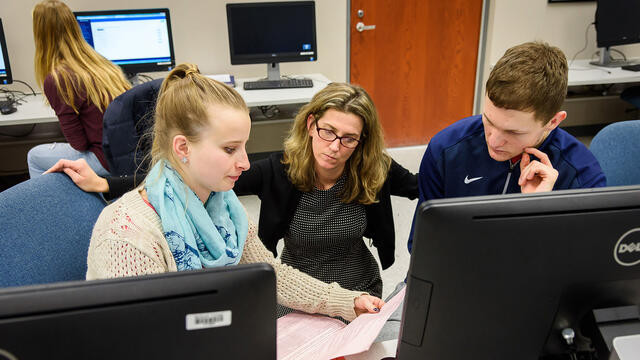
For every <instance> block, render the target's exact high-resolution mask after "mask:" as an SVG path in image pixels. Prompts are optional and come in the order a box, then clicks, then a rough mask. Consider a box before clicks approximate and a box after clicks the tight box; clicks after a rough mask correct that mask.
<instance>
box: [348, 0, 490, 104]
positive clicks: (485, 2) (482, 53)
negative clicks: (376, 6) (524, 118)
mask: <svg viewBox="0 0 640 360" xmlns="http://www.w3.org/2000/svg"><path fill="white" fill-rule="evenodd" d="M420 1H422V0H420ZM490 2H491V0H482V14H481V19H480V36H479V37H478V58H477V59H476V79H475V82H474V92H473V93H474V96H473V113H474V114H479V113H480V112H481V111H482V109H481V107H482V99H483V98H484V94H483V93H482V89H483V88H484V84H483V83H482V79H484V69H485V66H484V64H485V60H486V59H485V58H486V49H487V32H488V28H489V4H490ZM346 3H347V80H346V81H347V82H350V81H351V0H346Z"/></svg>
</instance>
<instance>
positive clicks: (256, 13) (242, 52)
mask: <svg viewBox="0 0 640 360" xmlns="http://www.w3.org/2000/svg"><path fill="white" fill-rule="evenodd" d="M227 26H228V29H229V49H230V53H231V64H232V65H239V64H262V63H280V62H290V61H315V60H317V59H318V49H317V46H316V17H315V2H313V1H295V2H271V3H239V4H227Z"/></svg>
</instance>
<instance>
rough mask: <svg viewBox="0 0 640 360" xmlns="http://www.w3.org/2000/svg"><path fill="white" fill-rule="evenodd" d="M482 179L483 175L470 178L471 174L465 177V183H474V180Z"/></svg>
mask: <svg viewBox="0 0 640 360" xmlns="http://www.w3.org/2000/svg"><path fill="white" fill-rule="evenodd" d="M480 179H482V176H480V177H474V178H471V179H469V175H467V176H465V177H464V183H465V184H470V183H472V182H474V181H476V180H480Z"/></svg>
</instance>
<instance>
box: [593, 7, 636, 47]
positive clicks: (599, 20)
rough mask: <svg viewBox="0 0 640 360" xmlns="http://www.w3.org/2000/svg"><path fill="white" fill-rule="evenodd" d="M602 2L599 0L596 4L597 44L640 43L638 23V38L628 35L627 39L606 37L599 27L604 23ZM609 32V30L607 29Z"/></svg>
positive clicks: (600, 45) (608, 45) (602, 45)
mask: <svg viewBox="0 0 640 360" xmlns="http://www.w3.org/2000/svg"><path fill="white" fill-rule="evenodd" d="M601 4H602V1H601V0H599V1H597V4H596V12H595V15H594V24H595V27H596V44H597V46H598V47H600V48H609V47H611V46H619V45H628V44H637V43H640V25H638V27H639V28H638V30H639V31H638V34H636V35H638V37H637V38H633V37H628V38H627V39H620V38H617V39H612V38H604V37H603V35H602V33H603V31H602V30H601V29H599V27H600V26H602V25H601V23H602V13H601V11H602V8H601ZM607 6H612V5H607ZM605 26H610V24H605ZM605 32H608V31H605Z"/></svg>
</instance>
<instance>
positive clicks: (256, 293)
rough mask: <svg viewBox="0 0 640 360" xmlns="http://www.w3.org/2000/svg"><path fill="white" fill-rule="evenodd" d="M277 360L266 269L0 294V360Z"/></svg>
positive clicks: (271, 286)
mask: <svg viewBox="0 0 640 360" xmlns="http://www.w3.org/2000/svg"><path fill="white" fill-rule="evenodd" d="M3 355H4V357H3ZM275 358H276V282H275V274H274V271H273V268H271V267H270V266H268V265H266V264H251V265H239V266H230V267H221V268H215V269H206V270H197V271H180V272H172V273H164V274H157V275H148V276H141V277H128V278H117V279H109V280H96V281H75V282H64V283H54V284H48V285H37V286H29V287H14V288H5V289H2V290H0V359H20V360H30V359H190V360H191V359H193V360H195V359H274V360H275Z"/></svg>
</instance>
